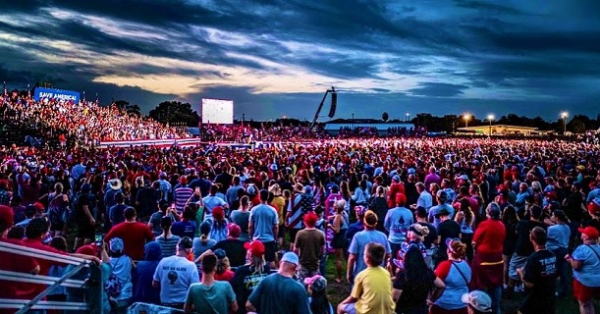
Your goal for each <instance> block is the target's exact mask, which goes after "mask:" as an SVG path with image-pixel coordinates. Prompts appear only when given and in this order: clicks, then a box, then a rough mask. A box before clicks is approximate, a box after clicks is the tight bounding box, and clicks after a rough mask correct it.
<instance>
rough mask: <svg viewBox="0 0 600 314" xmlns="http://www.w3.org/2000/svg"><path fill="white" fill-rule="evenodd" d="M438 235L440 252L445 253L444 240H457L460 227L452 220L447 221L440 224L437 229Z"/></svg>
mask: <svg viewBox="0 0 600 314" xmlns="http://www.w3.org/2000/svg"><path fill="white" fill-rule="evenodd" d="M437 232H438V235H439V236H440V243H439V246H440V249H439V250H440V251H442V252H446V249H447V248H448V247H446V239H449V238H450V239H451V238H458V237H459V236H460V225H459V224H458V223H457V222H456V221H454V220H452V219H448V220H446V221H443V222H441V223H440V224H439V225H438V227H437Z"/></svg>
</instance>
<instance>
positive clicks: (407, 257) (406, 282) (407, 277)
mask: <svg viewBox="0 0 600 314" xmlns="http://www.w3.org/2000/svg"><path fill="white" fill-rule="evenodd" d="M402 266H403V268H399V270H398V273H397V274H396V277H395V279H394V283H393V287H394V290H393V294H392V297H393V298H394V301H395V302H396V313H398V314H400V313H402V314H426V313H428V311H429V309H428V304H427V303H428V301H429V302H435V301H436V300H437V299H438V298H439V297H440V296H441V295H442V293H443V291H444V288H445V287H446V285H445V284H444V282H443V281H442V280H441V279H440V278H438V277H437V276H436V275H435V273H434V272H433V270H431V269H430V268H429V267H428V266H427V264H426V263H425V260H424V259H423V255H422V252H421V250H420V249H419V247H418V246H417V245H411V246H410V248H409V249H408V251H407V252H406V253H405V254H404V259H403V263H402Z"/></svg>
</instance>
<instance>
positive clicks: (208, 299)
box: [184, 250, 238, 314]
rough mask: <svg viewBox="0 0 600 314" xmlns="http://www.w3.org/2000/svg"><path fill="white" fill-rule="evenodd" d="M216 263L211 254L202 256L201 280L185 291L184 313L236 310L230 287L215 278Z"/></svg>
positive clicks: (216, 259)
mask: <svg viewBox="0 0 600 314" xmlns="http://www.w3.org/2000/svg"><path fill="white" fill-rule="evenodd" d="M221 251H222V250H221ZM218 263H219V258H218V256H217V255H215V254H213V253H208V254H206V255H204V256H203V258H202V266H201V268H202V280H201V282H200V283H194V284H192V285H190V287H189V289H188V291H187V296H186V299H185V305H184V310H185V312H186V313H189V312H194V313H211V314H212V313H230V312H236V311H237V310H238V303H237V301H236V296H235V293H234V292H233V289H232V288H231V285H230V284H229V283H228V282H227V281H219V280H218V279H216V278H215V273H216V272H217V269H218Z"/></svg>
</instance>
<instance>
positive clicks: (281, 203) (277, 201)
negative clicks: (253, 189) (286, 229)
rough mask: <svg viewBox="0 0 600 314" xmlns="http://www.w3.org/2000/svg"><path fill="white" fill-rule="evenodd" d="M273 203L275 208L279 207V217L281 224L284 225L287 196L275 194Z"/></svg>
mask: <svg viewBox="0 0 600 314" xmlns="http://www.w3.org/2000/svg"><path fill="white" fill-rule="evenodd" d="M271 205H273V206H275V209H277V218H278V219H279V225H280V226H283V223H284V222H285V219H283V218H284V212H285V211H284V207H285V198H283V196H275V197H274V198H273V202H271Z"/></svg>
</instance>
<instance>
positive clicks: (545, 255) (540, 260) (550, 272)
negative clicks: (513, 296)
mask: <svg viewBox="0 0 600 314" xmlns="http://www.w3.org/2000/svg"><path fill="white" fill-rule="evenodd" d="M529 239H530V241H531V243H532V245H533V248H534V250H535V252H534V253H532V254H531V255H530V256H529V257H528V258H527V263H526V264H525V267H524V268H519V269H517V273H518V274H519V277H520V278H521V281H522V282H523V284H524V285H525V298H524V299H523V301H522V303H521V306H520V307H519V312H521V313H523V314H529V313H555V312H556V296H555V293H556V275H557V270H556V259H557V256H556V255H554V254H553V253H552V252H550V251H549V250H548V249H546V240H547V235H546V230H544V229H543V228H541V227H535V228H533V229H532V230H531V232H530V233H529ZM582 313H583V312H582Z"/></svg>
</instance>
